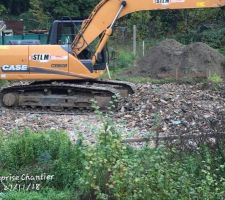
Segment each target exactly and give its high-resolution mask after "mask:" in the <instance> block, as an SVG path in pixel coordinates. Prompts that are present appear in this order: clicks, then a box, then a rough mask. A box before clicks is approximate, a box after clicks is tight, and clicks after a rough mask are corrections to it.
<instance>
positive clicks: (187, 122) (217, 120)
mask: <svg viewBox="0 0 225 200" xmlns="http://www.w3.org/2000/svg"><path fill="white" fill-rule="evenodd" d="M223 88H224V87H223V86H221V87H220V88H219V89H217V90H214V89H212V88H211V87H208V86H207V87H205V85H204V84H197V85H187V84H186V85H185V84H162V85H156V84H139V85H137V92H136V93H135V94H134V95H132V96H130V97H128V98H127V99H124V100H121V101H120V102H119V105H120V109H119V111H117V112H114V113H113V114H112V116H111V118H112V119H113V122H114V124H115V126H116V127H117V128H118V130H119V131H120V133H121V134H123V138H141V137H146V136H149V135H154V134H156V133H157V134H158V135H162V136H167V135H174V134H177V135H183V134H202V133H213V132H221V131H224V124H225V120H224V116H225V98H224V91H225V90H224V89H223ZM25 128H29V129H32V130H34V131H41V130H46V129H47V130H48V129H49V130H52V129H56V130H64V131H66V132H67V133H68V134H69V136H70V137H71V139H72V140H73V141H76V139H77V137H78V135H79V133H82V134H83V136H84V138H85V139H86V140H87V141H88V142H91V143H93V142H94V141H95V136H96V133H97V132H98V130H99V129H101V128H102V121H101V119H100V117H99V116H97V115H96V114H94V113H86V114H74V115H66V114H63V115H59V114H37V113H36V114H35V113H33V114H32V113H19V112H14V111H12V110H8V109H3V110H2V112H1V116H0V130H1V131H3V132H5V133H10V132H12V131H13V130H14V131H21V130H24V129H25Z"/></svg>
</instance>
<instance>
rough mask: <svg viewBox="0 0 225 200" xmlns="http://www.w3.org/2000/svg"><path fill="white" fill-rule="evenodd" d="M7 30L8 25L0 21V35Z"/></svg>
mask: <svg viewBox="0 0 225 200" xmlns="http://www.w3.org/2000/svg"><path fill="white" fill-rule="evenodd" d="M5 30H6V25H5V22H4V21H0V36H2V32H3V31H5Z"/></svg>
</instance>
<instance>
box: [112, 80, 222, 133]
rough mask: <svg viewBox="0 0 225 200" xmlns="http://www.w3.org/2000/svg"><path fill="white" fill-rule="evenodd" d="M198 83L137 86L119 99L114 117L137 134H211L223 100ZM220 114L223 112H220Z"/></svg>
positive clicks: (216, 93)
mask: <svg viewBox="0 0 225 200" xmlns="http://www.w3.org/2000/svg"><path fill="white" fill-rule="evenodd" d="M201 88H202V86H201V85H176V84H163V85H152V84H145V85H139V86H138V89H137V92H136V94H135V95H133V96H130V97H129V98H128V99H126V100H124V101H123V102H121V111H120V112H119V113H117V114H116V115H115V118H120V119H121V118H123V119H126V121H127V127H129V128H130V129H132V128H133V127H138V128H139V130H140V132H141V133H146V132H149V131H150V132H157V133H158V134H159V135H161V136H166V135H177V134H178V135H182V134H201V133H204V134H206V133H212V132H213V131H215V129H216V128H217V127H218V125H219V124H220V119H219V115H220V116H221V113H225V99H224V98H222V97H221V95H220V93H219V92H215V91H212V90H202V89H201ZM222 115H223V114H222Z"/></svg>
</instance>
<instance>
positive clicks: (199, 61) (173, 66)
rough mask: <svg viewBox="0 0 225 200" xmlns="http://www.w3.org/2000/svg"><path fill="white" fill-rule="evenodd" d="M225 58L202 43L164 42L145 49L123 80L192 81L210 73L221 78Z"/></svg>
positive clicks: (167, 40)
mask: <svg viewBox="0 0 225 200" xmlns="http://www.w3.org/2000/svg"><path fill="white" fill-rule="evenodd" d="M224 72H225V57H224V56H223V55H222V54H220V53H219V52H218V51H217V50H215V49H213V48H211V47H209V46H208V45H207V44H205V43H202V42H196V43H192V44H189V45H183V44H181V43H179V42H177V41H176V40H173V39H166V40H164V41H162V42H160V43H159V44H158V45H156V46H154V47H152V48H150V49H147V50H146V55H145V56H144V57H141V58H140V59H139V60H138V61H137V63H136V66H135V67H134V68H130V69H128V70H127V71H126V72H125V73H124V75H125V76H144V77H151V78H171V77H173V78H174V77H176V78H183V77H186V78H193V77H194V78H195V77H208V76H210V75H212V74H213V73H217V74H222V75H224Z"/></svg>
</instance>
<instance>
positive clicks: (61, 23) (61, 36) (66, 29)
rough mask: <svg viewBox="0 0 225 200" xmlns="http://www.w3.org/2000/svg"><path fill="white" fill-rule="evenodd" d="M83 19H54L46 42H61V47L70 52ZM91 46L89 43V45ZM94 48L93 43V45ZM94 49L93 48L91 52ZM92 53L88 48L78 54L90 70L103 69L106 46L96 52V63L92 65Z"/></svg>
mask: <svg viewBox="0 0 225 200" xmlns="http://www.w3.org/2000/svg"><path fill="white" fill-rule="evenodd" d="M82 23H83V20H74V19H69V18H68V17H67V18H63V19H61V20H54V21H53V23H52V25H51V28H50V30H49V34H48V40H47V44H61V45H62V46H63V48H64V49H65V50H66V51H68V52H69V53H72V49H71V44H72V42H73V40H74V38H75V37H76V35H77V34H78V33H79V30H80V29H81V25H82ZM90 48H91V45H90ZM93 48H94V45H93ZM94 51H95V49H93V52H94ZM91 57H92V53H91V50H90V49H87V48H86V49H84V50H83V51H82V52H81V53H80V54H79V56H78V58H79V59H80V60H81V62H82V63H83V64H85V65H86V66H88V68H93V69H92V70H104V69H105V66H106V48H104V49H103V50H102V52H101V53H100V54H98V58H97V63H96V64H95V65H94V66H92V63H91V59H90V58H91Z"/></svg>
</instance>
